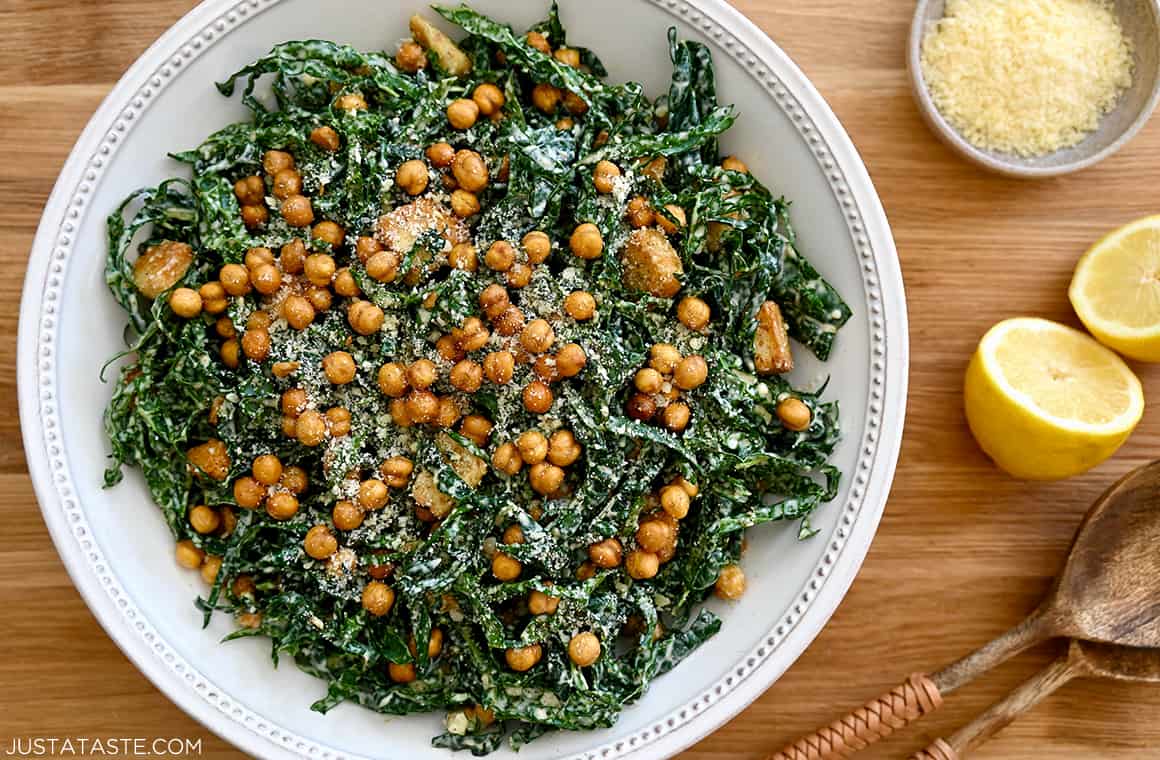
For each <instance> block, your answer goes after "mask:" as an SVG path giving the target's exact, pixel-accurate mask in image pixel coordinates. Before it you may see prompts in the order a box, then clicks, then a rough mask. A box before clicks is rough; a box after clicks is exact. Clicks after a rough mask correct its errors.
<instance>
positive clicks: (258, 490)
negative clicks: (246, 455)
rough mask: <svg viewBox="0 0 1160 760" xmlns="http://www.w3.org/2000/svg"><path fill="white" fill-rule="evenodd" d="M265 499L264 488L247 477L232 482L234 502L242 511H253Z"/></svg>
mask: <svg viewBox="0 0 1160 760" xmlns="http://www.w3.org/2000/svg"><path fill="white" fill-rule="evenodd" d="M265 498H266V487H265V486H264V485H262V484H261V483H259V482H258V481H257V480H255V479H254V478H251V477H250V476H249V475H243V476H242V477H240V478H238V479H237V480H235V481H234V501H235V502H237V504H238V506H239V507H242V508H243V509H254V508H255V507H257V506H258V505H259V504H261V503H262V501H263V500H264V499H265Z"/></svg>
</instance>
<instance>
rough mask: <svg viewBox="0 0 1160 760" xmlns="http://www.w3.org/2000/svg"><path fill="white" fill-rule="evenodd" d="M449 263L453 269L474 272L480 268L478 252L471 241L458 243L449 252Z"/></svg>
mask: <svg viewBox="0 0 1160 760" xmlns="http://www.w3.org/2000/svg"><path fill="white" fill-rule="evenodd" d="M447 263H448V264H450V265H451V268H452V269H462V270H463V271H465V272H474V271H475V270H476V269H478V268H479V259H478V253H477V252H476V250H475V246H474V245H472V244H471V243H458V244H456V245H455V247H453V248H452V249H451V252H450V253H448V254H447Z"/></svg>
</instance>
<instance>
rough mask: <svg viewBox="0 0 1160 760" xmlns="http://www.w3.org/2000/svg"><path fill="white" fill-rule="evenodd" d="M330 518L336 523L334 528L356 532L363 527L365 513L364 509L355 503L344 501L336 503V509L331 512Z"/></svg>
mask: <svg viewBox="0 0 1160 760" xmlns="http://www.w3.org/2000/svg"><path fill="white" fill-rule="evenodd" d="M330 516H331V519H332V520H333V521H334V527H336V528H338V529H339V530H354V529H355V528H357V527H358V526H360V525H362V523H363V518H364V517H365V513H364V512H363V509H362V507H360V506H358V505H357V504H355V503H354V502H353V501H347V500H345V499H344V500H342V501H337V502H335V503H334V509H333V510H332V511H331V514H330Z"/></svg>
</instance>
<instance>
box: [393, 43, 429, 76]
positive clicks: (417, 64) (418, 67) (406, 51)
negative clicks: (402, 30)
mask: <svg viewBox="0 0 1160 760" xmlns="http://www.w3.org/2000/svg"><path fill="white" fill-rule="evenodd" d="M395 65H396V66H398V67H399V70H400V71H405V72H407V73H408V74H416V73H418V72H419V71H422V70H423V69H425V68H427V53H426V52H424V50H423V48H422V47H420V46H419V44H418V43H417V42H414V41H413V40H406V41H404V42H403V44H401V45H399V50H398V51H397V52H396V53H395Z"/></svg>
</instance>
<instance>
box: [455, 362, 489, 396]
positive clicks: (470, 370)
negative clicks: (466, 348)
mask: <svg viewBox="0 0 1160 760" xmlns="http://www.w3.org/2000/svg"><path fill="white" fill-rule="evenodd" d="M451 384H452V385H454V386H455V387H456V388H458V389H459V390H461V391H463V392H464V393H475V392H476V391H477V390H479V387H480V386H481V385H482V384H483V367H481V366H479V364H477V363H476V362H473V361H472V360H471V359H464V360H463V361H460V362H457V363H456V364H455V366H454V367H452V368H451Z"/></svg>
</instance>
